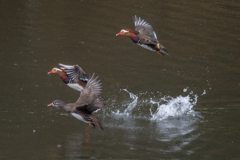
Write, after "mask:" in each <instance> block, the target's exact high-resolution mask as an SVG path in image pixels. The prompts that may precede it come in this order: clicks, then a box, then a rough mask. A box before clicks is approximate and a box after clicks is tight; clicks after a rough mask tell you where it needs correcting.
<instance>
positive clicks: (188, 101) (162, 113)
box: [150, 95, 198, 121]
mask: <svg viewBox="0 0 240 160" xmlns="http://www.w3.org/2000/svg"><path fill="white" fill-rule="evenodd" d="M193 96H194V97H193V98H190V95H187V96H186V97H183V96H181V95H180V96H178V97H176V98H172V97H163V98H161V100H160V101H159V102H154V101H150V103H152V104H157V110H156V111H155V113H152V110H151V108H150V114H151V118H150V120H159V121H161V120H164V119H167V118H169V117H180V116H183V115H185V114H191V115H193V116H195V111H194V110H192V107H193V106H195V105H196V104H197V98H198V96H197V95H193ZM162 101H164V102H165V104H162V103H161V102H162Z"/></svg>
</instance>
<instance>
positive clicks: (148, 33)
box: [133, 15, 158, 45]
mask: <svg viewBox="0 0 240 160" xmlns="http://www.w3.org/2000/svg"><path fill="white" fill-rule="evenodd" d="M133 21H134V24H135V30H136V31H138V32H139V35H138V36H139V37H140V41H139V43H140V44H153V45H156V44H157V43H158V41H157V36H156V34H155V32H154V31H153V27H152V26H151V25H150V24H149V23H147V21H145V20H144V19H141V17H137V16H136V15H135V16H134V17H133Z"/></svg>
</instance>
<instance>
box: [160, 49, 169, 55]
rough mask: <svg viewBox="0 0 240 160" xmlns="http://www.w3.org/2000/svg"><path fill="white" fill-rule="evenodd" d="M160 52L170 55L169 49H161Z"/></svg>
mask: <svg viewBox="0 0 240 160" xmlns="http://www.w3.org/2000/svg"><path fill="white" fill-rule="evenodd" d="M159 51H160V52H162V53H165V54H168V51H167V49H166V48H160V50H159Z"/></svg>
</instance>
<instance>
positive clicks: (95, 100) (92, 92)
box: [48, 74, 106, 130]
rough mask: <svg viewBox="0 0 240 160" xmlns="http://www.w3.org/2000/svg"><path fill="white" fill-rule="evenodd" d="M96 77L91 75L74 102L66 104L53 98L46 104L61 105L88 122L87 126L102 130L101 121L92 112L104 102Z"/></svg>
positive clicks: (101, 106) (103, 104)
mask: <svg viewBox="0 0 240 160" xmlns="http://www.w3.org/2000/svg"><path fill="white" fill-rule="evenodd" d="M97 78H98V77H96V78H94V74H93V75H92V77H91V78H90V79H89V80H88V82H87V84H86V86H85V88H84V89H83V90H82V91H81V93H80V96H79V98H78V100H77V101H76V102H75V103H68V104H66V103H65V102H63V101H60V100H54V101H53V102H52V103H50V104H49V105H48V106H55V107H61V108H63V109H64V110H65V111H66V112H67V113H70V114H71V115H72V116H74V117H75V118H77V119H79V120H81V121H83V122H85V123H89V126H91V127H93V128H95V126H97V127H98V128H99V130H103V127H102V125H101V123H100V122H99V121H98V120H97V118H96V117H95V116H94V115H93V114H92V113H93V112H94V111H96V110H98V109H102V108H103V107H104V106H105V104H106V103H105V102H104V100H103V99H102V98H101V90H102V89H101V84H100V81H99V80H97Z"/></svg>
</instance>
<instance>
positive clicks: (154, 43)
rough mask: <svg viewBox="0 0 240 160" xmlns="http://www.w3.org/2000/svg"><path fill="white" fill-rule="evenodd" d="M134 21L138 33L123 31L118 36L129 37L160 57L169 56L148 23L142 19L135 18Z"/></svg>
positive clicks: (128, 30)
mask: <svg viewBox="0 0 240 160" xmlns="http://www.w3.org/2000/svg"><path fill="white" fill-rule="evenodd" d="M133 21H134V24H135V30H136V31H137V32H138V34H137V33H134V32H133V31H131V30H130V29H122V30H121V31H120V32H119V33H118V34H116V36H120V35H122V36H127V37H129V38H130V39H131V40H132V41H133V42H134V43H136V44H138V45H140V46H141V47H143V48H146V49H148V50H150V51H157V53H158V54H159V55H162V56H163V55H164V54H167V55H168V51H167V49H166V48H165V47H164V46H163V45H162V44H160V43H159V41H158V40H157V35H156V33H155V32H154V31H153V27H152V26H151V25H150V24H149V23H147V22H146V21H145V20H144V19H141V17H139V18H138V17H137V16H136V15H135V17H133Z"/></svg>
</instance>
